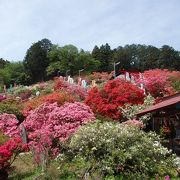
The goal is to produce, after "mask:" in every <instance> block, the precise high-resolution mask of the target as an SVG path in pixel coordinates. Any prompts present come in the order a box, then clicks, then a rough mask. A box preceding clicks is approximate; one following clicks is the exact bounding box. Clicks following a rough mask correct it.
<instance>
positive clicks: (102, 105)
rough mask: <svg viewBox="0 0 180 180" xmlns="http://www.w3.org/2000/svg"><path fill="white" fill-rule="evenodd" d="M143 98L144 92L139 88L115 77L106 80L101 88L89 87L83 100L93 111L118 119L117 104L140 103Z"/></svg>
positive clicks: (119, 115) (119, 113)
mask: <svg viewBox="0 0 180 180" xmlns="http://www.w3.org/2000/svg"><path fill="white" fill-rule="evenodd" d="M143 100H144V94H143V91H142V90H141V89H139V88H138V87H137V86H135V85H133V84H131V83H129V82H126V81H124V80H121V79H115V80H111V81H108V82H107V83H106V84H105V85H104V86H103V88H102V89H98V88H96V87H95V88H93V89H91V90H90V91H89V94H88V97H87V98H86V101H85V102H86V104H88V105H89V106H90V107H91V109H92V110H93V112H95V113H99V114H101V115H105V116H107V117H110V118H112V119H120V118H121V112H120V111H119V110H118V107H119V106H124V104H126V103H130V104H142V103H143Z"/></svg>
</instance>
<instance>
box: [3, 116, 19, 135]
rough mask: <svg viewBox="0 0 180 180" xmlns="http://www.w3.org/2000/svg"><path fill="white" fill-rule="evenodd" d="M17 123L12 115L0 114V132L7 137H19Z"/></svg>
mask: <svg viewBox="0 0 180 180" xmlns="http://www.w3.org/2000/svg"><path fill="white" fill-rule="evenodd" d="M18 123H19V121H18V120H17V118H16V116H15V115H14V114H7V113H4V114H0V130H1V131H2V132H3V133H4V134H5V135H8V136H9V137H14V136H17V135H19V133H20V132H19V129H18Z"/></svg>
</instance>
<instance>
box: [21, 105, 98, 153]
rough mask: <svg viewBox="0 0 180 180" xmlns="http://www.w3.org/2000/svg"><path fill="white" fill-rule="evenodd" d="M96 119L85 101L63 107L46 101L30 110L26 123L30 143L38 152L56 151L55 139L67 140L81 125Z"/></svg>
mask: <svg viewBox="0 0 180 180" xmlns="http://www.w3.org/2000/svg"><path fill="white" fill-rule="evenodd" d="M94 119H95V117H94V114H93V113H92V111H91V109H90V108H89V107H88V106H86V105H85V104H83V103H79V102H75V103H65V104H64V105H63V106H61V107H59V106H58V105H57V103H52V104H50V103H44V104H42V105H41V106H39V107H38V108H36V109H35V110H33V111H31V112H30V114H29V115H28V116H27V118H26V120H25V121H24V125H25V127H26V130H27V132H28V138H29V141H30V142H29V145H30V146H31V147H33V148H34V149H35V150H36V151H38V153H37V154H39V152H40V151H41V152H42V151H44V150H45V151H46V152H47V151H49V150H51V149H52V150H54V151H53V152H54V153H55V151H56V150H57V149H56V147H54V149H53V146H54V144H53V142H54V141H55V140H60V141H65V140H66V139H68V138H69V137H70V136H71V135H72V134H73V133H75V132H76V131H77V129H78V128H79V127H80V126H81V125H83V124H84V123H86V122H88V121H92V120H94Z"/></svg>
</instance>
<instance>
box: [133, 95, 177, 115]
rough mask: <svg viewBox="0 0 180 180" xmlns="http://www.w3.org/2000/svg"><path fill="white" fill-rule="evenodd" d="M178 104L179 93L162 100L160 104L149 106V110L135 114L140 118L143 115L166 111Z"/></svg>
mask: <svg viewBox="0 0 180 180" xmlns="http://www.w3.org/2000/svg"><path fill="white" fill-rule="evenodd" d="M178 103H180V93H177V94H174V95H172V96H168V97H165V98H163V99H162V101H161V102H159V103H157V104H155V105H153V106H150V107H149V108H147V109H145V110H143V111H141V112H139V113H137V114H136V115H137V116H142V115H144V114H147V113H150V112H153V111H158V110H162V109H166V108H168V107H171V106H174V105H176V104H178Z"/></svg>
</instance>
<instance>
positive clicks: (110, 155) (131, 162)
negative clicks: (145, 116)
mask: <svg viewBox="0 0 180 180" xmlns="http://www.w3.org/2000/svg"><path fill="white" fill-rule="evenodd" d="M70 149H71V151H73V152H74V153H75V154H74V157H76V154H77V155H78V156H80V157H81V158H82V159H84V160H85V161H86V162H89V168H88V170H87V171H88V172H89V173H91V170H92V169H96V170H97V171H98V172H100V174H102V175H104V176H105V175H107V174H109V175H115V174H116V175H117V174H119V175H124V176H125V177H128V178H127V179H148V178H149V177H153V176H154V177H155V176H156V175H157V174H158V175H160V176H164V175H175V173H176V170H175V165H174V163H173V161H174V159H175V156H174V155H171V153H170V151H168V149H167V148H164V147H163V146H162V145H161V144H160V143H159V137H158V136H157V135H156V134H155V133H152V132H151V133H145V132H144V131H142V130H140V129H139V128H137V127H135V126H129V125H123V124H119V123H112V122H103V123H102V122H96V123H89V124H87V125H85V126H83V127H81V128H80V129H79V130H78V132H77V133H76V134H75V135H74V136H73V137H72V139H71V141H70ZM134 175H135V176H134Z"/></svg>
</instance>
